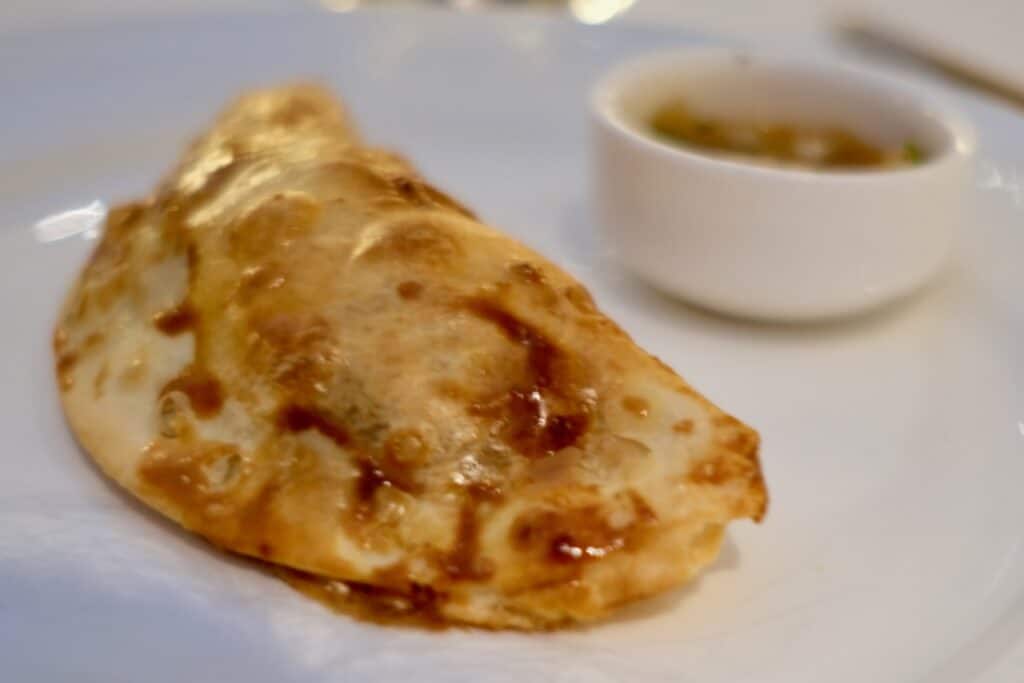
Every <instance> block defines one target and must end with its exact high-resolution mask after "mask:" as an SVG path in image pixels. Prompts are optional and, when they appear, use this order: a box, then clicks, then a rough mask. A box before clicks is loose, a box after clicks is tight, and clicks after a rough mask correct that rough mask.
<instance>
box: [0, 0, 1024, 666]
mask: <svg viewBox="0 0 1024 683" xmlns="http://www.w3.org/2000/svg"><path fill="white" fill-rule="evenodd" d="M684 42H686V40H685V39H684V38H682V37H679V36H677V35H671V34H667V33H660V32H650V31H639V30H627V29H621V28H604V29H594V28H586V27H582V26H575V25H570V24H568V23H562V22H558V21H553V20H552V21H549V20H545V19H542V18H531V17H527V16H513V15H499V16H461V17H456V16H448V15H442V14H433V13H422V14H393V13H386V14H370V15H358V14H357V15H340V14H339V15H329V14H318V13H306V12H302V13H289V14H282V15H255V16H216V17H209V16H208V17H205V18H198V17H182V18H179V19H174V20H169V21H165V22H163V23H159V24H156V23H152V24H151V23H145V22H141V23H130V24H110V25H102V26H95V27H92V28H87V29H80V30H62V31H60V32H50V33H45V34H42V33H41V34H34V35H28V34H24V35H8V36H5V37H4V39H3V40H2V41H0V92H2V93H3V105H2V107H0V122H2V125H0V274H2V275H0V277H2V278H3V280H2V283H3V286H2V287H0V325H2V334H3V337H2V339H3V342H2V347H0V349H2V351H3V355H2V359H0V435H2V437H3V441H2V443H3V447H2V458H0V667H2V669H0V678H2V679H3V680H7V681H51V680H76V681H103V682H104V683H108V682H112V681H223V680H245V681H251V682H252V681H268V682H269V681H283V680H290V681H341V680H352V681H391V680H417V681H467V682H468V681H474V682H475V681H484V680H486V681H523V680H537V681H541V680H543V681H548V680H553V681H566V682H567V681H588V682H589V681H595V682H598V683H600V682H603V681H630V682H632V681H647V680H651V681H655V680H658V681H660V680H666V681H668V680H671V681H683V682H686V681H700V682H701V683H711V682H722V681H729V682H734V681H751V682H754V681H756V682H758V683H776V682H778V683H798V682H803V681H807V682H815V683H817V682H819V681H839V682H846V681H850V682H855V683H864V682H867V681H870V682H873V683H886V682H890V681H891V682H894V683H895V682H904V681H917V680H926V681H940V682H949V683H954V682H955V683H960V682H962V681H975V680H987V678H986V676H988V675H990V674H991V673H992V668H993V667H995V666H996V665H997V664H998V663H999V662H1003V661H1005V655H1006V652H1007V651H1009V650H1010V649H1011V648H1014V647H1017V646H1018V644H1019V642H1020V641H1021V638H1022V637H1024V557H1022V552H1024V549H1022V547H1021V539H1022V535H1024V525H1022V520H1024V495H1022V489H1024V487H1022V482H1024V367H1022V366H1024V363H1022V353H1021V350H1022V348H1024V347H1022V345H1024V305H1022V303H1021V300H1020V296H1021V293H1022V292H1024V272H1022V270H1021V269H1020V266H1019V262H1020V258H1021V255H1022V254H1024V232H1022V227H1024V210H1022V206H1021V203H1022V201H1024V189H1022V187H1021V182H1022V180H1021V179H1022V177H1024V120H1022V119H1020V118H1016V117H1015V116H1014V115H1012V114H1010V113H1009V112H1006V111H1000V110H998V109H996V108H994V107H990V106H988V105H984V104H980V103H978V102H974V101H968V100H966V99H965V100H964V101H962V102H961V104H962V105H963V107H964V108H965V109H966V110H967V113H968V114H969V115H970V116H971V118H973V119H974V121H975V123H976V124H977V126H978V128H979V130H980V137H981V151H982V165H981V168H980V169H979V177H978V184H979V187H980V188H982V189H979V192H978V200H979V201H978V207H977V211H976V215H975V217H974V220H973V222H972V223H971V224H970V225H969V226H967V229H966V230H965V231H964V233H963V235H962V240H961V244H960V246H959V250H958V255H957V258H956V260H955V263H954V265H953V267H952V268H951V269H950V270H949V271H948V273H947V274H946V275H945V276H944V277H943V278H941V279H940V280H939V281H938V282H936V283H935V285H934V286H932V287H931V288H929V289H928V290H927V291H926V292H924V293H923V294H922V295H920V296H918V297H917V298H915V299H914V300H913V301H910V302H908V303H906V304H904V305H901V306H899V307H897V308H895V309H890V310H888V311H885V312H883V313H880V314H876V315H873V316H870V317H867V318H862V319H859V320H855V321H850V322H846V323H843V324H836V325H832V326H829V327H771V326H763V325H762V326H758V325H752V324H746V323H742V322H736V321H730V320H725V319H721V318H716V317H711V316H709V315H707V314H703V313H699V312H697V311H695V310H692V309H689V308H687V307H685V306H683V305H681V304H677V303H674V302H672V301H670V300H668V299H665V298H663V297H661V296H660V295H658V294H655V293H653V292H652V291H651V290H649V289H647V288H645V287H644V286H642V285H640V284H638V283H637V282H635V281H634V280H632V279H630V278H629V277H628V276H626V275H624V274H623V273H622V272H621V271H620V270H619V269H618V268H617V267H616V266H615V265H614V262H613V260H612V259H611V258H610V257H609V255H608V254H607V253H606V252H605V251H604V250H603V249H602V246H601V244H600V243H599V242H598V240H597V238H596V237H595V235H594V234H593V232H592V230H591V228H590V220H589V217H588V214H587V205H588V201H587V197H586V183H585V171H586V163H585V139H586V136H585V129H584V126H583V122H584V117H585V106H586V101H585V98H584V92H585V89H586V88H587V87H588V85H589V84H590V83H591V82H592V80H593V79H594V78H595V77H596V76H597V75H598V74H599V73H600V72H601V71H603V70H604V69H605V68H607V67H608V66H610V65H611V64H612V63H614V62H617V61H618V60H620V59H622V58H625V57H627V56H630V55H633V54H636V53H638V52H641V51H646V50H649V49H655V48H659V47H668V46H678V45H679V44H681V43H684ZM295 76H312V77H317V78H321V79H324V80H326V81H327V82H329V83H332V84H334V85H335V86H336V87H337V88H338V89H339V91H340V92H341V93H342V94H343V95H344V96H345V97H346V98H347V101H348V102H349V103H350V105H351V107H352V108H353V109H354V110H355V113H356V115H357V116H358V120H359V121H360V122H361V123H362V124H363V127H364V128H365V129H366V131H367V133H368V135H369V136H370V137H371V138H374V139H377V140H380V141H384V142H386V143H387V144H390V145H394V146H395V147H398V148H399V149H401V150H403V151H405V152H406V153H408V154H409V155H410V156H411V157H412V158H413V159H415V160H416V161H417V162H418V163H419V164H420V165H421V167H422V168H423V169H424V170H425V171H426V173H427V174H428V175H429V176H430V177H432V178H434V179H435V180H436V181H437V182H438V183H439V184H440V185H441V186H442V187H444V188H446V189H450V190H452V191H453V192H454V193H455V194H456V195H457V196H459V197H460V198H462V199H464V200H465V201H467V202H468V203H469V204H470V205H472V206H474V207H476V208H477V209H478V210H479V211H480V212H481V213H482V214H483V215H484V216H485V217H486V218H487V219H489V220H490V221H491V222H493V223H494V224H496V225H498V226H501V227H503V228H504V229H506V230H508V231H509V232H511V233H513V234H515V235H518V236H520V237H521V238H523V239H524V240H525V241H526V242H528V243H530V244H532V245H533V246H535V247H537V248H539V249H540V250H541V251H543V252H545V253H547V254H548V255H550V256H551V257H553V258H554V259H555V260H557V261H559V262H561V263H564V264H565V265H566V266H567V267H568V268H569V269H570V270H571V271H573V272H574V273H576V274H577V275H578V276H579V277H580V278H581V279H582V280H583V281H585V282H586V283H587V284H588V285H589V286H590V287H591V288H592V290H593V291H594V294H595V296H596V297H597V299H598V301H599V302H600V304H601V305H602V306H603V307H604V308H605V309H606V310H607V311H608V312H609V313H610V314H611V315H612V316H613V317H615V318H617V319H618V320H619V321H621V322H622V324H623V325H624V326H625V327H626V328H627V329H628V330H629V331H630V332H631V333H632V334H633V335H634V336H635V337H636V339H637V340H638V341H639V342H640V343H641V344H642V345H644V346H646V347H647V348H648V349H650V350H651V351H653V352H654V353H656V354H658V355H659V356H661V357H662V358H663V359H665V360H666V361H667V362H668V363H670V364H671V365H673V366H674V367H676V368H677V369H678V370H680V371H681V372H682V373H683V374H684V375H685V376H686V377H687V378H688V379H690V380H691V381H692V382H693V383H694V384H695V385H696V386H698V387H700V388H701V389H703V390H705V391H706V392H707V393H708V394H709V395H710V396H711V397H712V398H713V399H715V400H716V401H718V402H720V403H721V404H722V405H724V406H725V407H726V408H728V409H729V410H730V411H732V412H734V413H735V414H737V415H739V416H741V417H742V418H744V419H745V420H747V421H749V422H750V423H751V424H753V425H755V426H757V427H758V428H759V429H760V430H761V432H762V435H763V438H764V450H763V458H764V464H765V467H766V470H767V478H768V484H769V487H770V490H771V494H772V507H771V510H770V512H769V515H768V518H767V521H766V522H765V523H764V525H763V526H760V527H756V526H754V525H752V524H738V525H736V526H734V527H733V529H732V531H731V532H730V534H729V540H728V542H727V544H726V547H725V551H724V553H723V555H722V558H721V560H720V561H719V562H718V563H717V564H716V565H715V566H714V567H713V568H712V569H711V570H710V571H708V572H707V573H706V574H705V575H704V577H703V578H702V579H701V580H700V581H698V582H697V583H695V584H694V585H693V586H691V587H688V588H686V589H684V590H681V591H679V592H676V593H674V594H672V595H668V596H665V597H664V598H662V599H659V600H657V601H656V602H654V603H650V604H646V605H640V606H637V607H635V608H632V609H630V610H628V611H627V612H626V613H623V614H622V616H621V617H619V618H617V619H615V620H614V621H612V622H611V623H607V624H604V625H601V626H597V627H594V628H592V629H588V630H580V631H569V632H560V633H551V634H542V635H523V634H513V633H480V632H467V631H459V630H453V631H448V632H442V633H433V632H421V631H416V630H407V629H394V628H381V627H377V626H372V625H368V624H364V623H359V622H355V621H352V620H350V619H348V618H345V617H342V616H337V615H334V614H331V613H329V612H327V611H325V610H324V609H323V608H321V606H320V605H319V604H317V603H314V602H311V601H309V600H307V599H306V598H304V597H302V596H301V595H299V594H297V593H294V592H293V591H292V590H291V589H290V588H288V587H287V586H285V585H284V584H282V583H280V582H279V581H277V580H275V579H273V578H270V577H268V576H265V575H264V574H262V573H260V572H259V571H257V570H255V569H253V568H252V567H250V566H248V565H247V564H245V563H243V562H240V561H237V560H234V559H232V558H229V557H227V556H225V555H222V554H221V553H219V552H216V551H214V550H212V549H211V548H210V547H207V546H206V545H205V544H204V543H202V542H199V541H196V540H194V539H192V538H190V537H188V536H186V535H185V534H183V533H181V532H179V531H178V530H177V529H175V528H174V527H173V526H172V525H170V524H168V523H165V522H163V521H162V520H160V519H158V518H157V517H156V516H155V515H153V514H149V513H147V512H146V511H145V510H143V509H142V508H141V507H140V506H138V505H136V504H135V503H133V502H132V501H131V500H130V499H129V498H128V497H126V496H125V495H122V494H121V493H119V492H118V491H117V490H115V489H114V488H113V487H112V486H110V485H108V484H107V483H106V482H105V481H104V480H103V479H101V477H100V476H99V475H98V473H97V471H96V470H95V469H94V468H93V467H92V466H91V465H90V464H89V462H88V461H87V459H86V458H85V457H84V456H83V455H82V453H81V452H80V451H79V450H78V449H77V448H76V446H75V444H74V442H73V441H72V439H71V437H70V435H69V434H68V432H67V430H66V429H65V427H64V424H63V421H62V419H61V415H60V412H59V409H58V405H57V397H56V393H55V388H54V381H53V376H52V367H51V357H50V349H49V335H50V328H51V322H52V320H53V318H54V315H55V311H56V308H57V306H58V302H59V300H60V298H61V296H62V293H63V291H64V289H65V287H66V286H67V284H68V281H69V279H70V278H71V276H72V274H73V273H74V272H75V270H76V269H77V268H78V266H79V264H80V263H81V262H82V260H83V259H84V258H85V256H86V253H87V252H88V250H89V249H90V243H89V241H88V240H87V239H83V238H82V236H75V237H70V238H67V239H63V240H57V241H53V242H49V243H42V242H40V241H38V240H37V239H36V236H35V233H34V231H33V230H32V225H33V224H34V223H35V222H36V220H38V219H39V218H41V217H43V216H45V215H47V214H51V213H54V212H56V211H60V210H62V209H67V208H70V207H74V206H81V205H85V204H88V203H89V202H90V201H92V200H94V199H97V198H100V199H104V200H116V199H119V198H127V197H131V196H133V195H137V194H139V193H143V192H145V191H146V190H147V189H148V188H149V187H150V186H151V185H152V183H153V182H154V181H155V179H156V178H157V176H158V175H159V174H160V173H161V172H163V171H164V170H165V169H167V168H168V167H169V166H170V165H171V163H172V161H173V160H174V158H175V157H176V155H177V154H178V152H179V151H180V150H181V148H182V145H183V144H184V142H185V141H186V140H187V139H188V138H189V136H191V135H193V134H195V133H196V132H198V131H199V130H200V128H201V126H202V125H204V123H205V122H207V121H208V120H209V119H210V117H211V115H212V114H213V112H214V111H215V110H216V109H217V108H218V107H219V106H220V105H221V104H222V103H223V102H224V101H225V100H226V99H227V98H229V97H231V96H232V95H233V94H234V93H236V92H237V91H239V90H240V89H242V88H244V87H246V86H249V85H253V84H257V83H269V82H274V81H278V80H281V79H284V78H292V77H295ZM854 209H855V207H837V210H854ZM1003 670H1004V671H1005V667H1004V669H1003ZM1007 680H1009V679H1007ZM1013 680H1018V679H1013Z"/></svg>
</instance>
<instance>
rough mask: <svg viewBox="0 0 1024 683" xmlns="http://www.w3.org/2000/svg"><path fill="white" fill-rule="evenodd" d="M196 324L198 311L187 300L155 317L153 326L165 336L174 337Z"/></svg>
mask: <svg viewBox="0 0 1024 683" xmlns="http://www.w3.org/2000/svg"><path fill="white" fill-rule="evenodd" d="M195 324H196V310H195V309H194V308H193V307H192V304H190V303H189V302H188V301H187V300H186V301H182V302H181V303H180V304H178V305H177V306H174V307H172V308H169V309H167V310H166V311H160V312H159V313H157V314H156V315H154V316H153V325H154V326H155V327H156V328H157V329H158V330H160V331H161V332H163V333H164V334H166V335H168V336H171V337H174V336H176V335H179V334H181V333H182V332H184V331H185V330H190V329H192V328H193V327H194V326H195Z"/></svg>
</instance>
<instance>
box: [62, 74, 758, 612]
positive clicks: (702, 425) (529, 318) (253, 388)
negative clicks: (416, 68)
mask: <svg viewBox="0 0 1024 683" xmlns="http://www.w3.org/2000/svg"><path fill="white" fill-rule="evenodd" d="M54 349H55V355H56V364H57V375H58V381H59V384H60V389H61V398H62V402H63V406H64V409H65V412H66V414H67V417H68V420H69V423H70V425H71V426H72V428H73V430H74V432H75V434H76V436H77V437H78V439H79V441H80V443H81V444H82V445H83V446H84V448H85V449H86V450H87V451H88V453H89V454H90V455H91V456H92V458H93V459H94V460H95V461H96V462H97V463H98V464H99V466H100V468H101V469H102V470H103V471H104V472H105V473H106V474H107V475H109V476H110V477H111V478H113V479H114V480H115V481H117V482H118V483H119V484H120V485H121V486H123V487H124V488H125V489H127V490H128V491H130V492H131V493H132V494H134V495H135V496H137V497H138V498H139V499H141V500H142V501H144V502H145V503H146V504H148V505H149V506H151V507H153V508H155V509H156V510H158V511H160V512H161V513H163V514H164V515H166V516H167V517H169V518H171V519H172V520H174V521H176V522H177V523H179V524H181V525H182V526H183V527H185V528H186V529H188V530H190V531H192V532H195V533H197V534H199V535H201V536H203V537H205V538H207V539H208V540H210V541H211V542H213V543H214V544H216V545H218V546H221V547H223V548H225V549H228V550H230V551H233V552H236V553H242V554H245V555H249V556H252V557H256V558H261V559H263V560H266V561H268V562H272V563H276V564H279V565H282V566H284V567H289V568H293V569H295V570H299V571H300V572H302V573H303V574H302V575H303V576H312V577H326V578H328V579H339V580H343V581H346V582H353V585H355V586H362V587H372V588H374V589H376V590H381V591H387V592H389V593H391V594H393V595H396V596H401V597H404V598H406V599H407V604H409V605H412V606H413V608H415V609H423V610H429V611H430V613H431V614H433V615H435V616H436V617H437V618H440V619H443V620H446V621H451V622H460V623H470V624H477V625H482V626H488V627H516V628H546V627H550V626H554V625H559V624H562V623H567V622H572V621H578V620H587V619H592V618H595V617H599V616H601V615H603V614H605V613H607V612H608V611H609V610H610V609H611V608H613V607H615V606H617V605H621V604H623V603H626V602H628V601H631V600H634V599H637V598H641V597H644V596H647V595H651V594H653V593H656V592H658V591H662V590H664V589H667V588H669V587H671V586H675V585H677V584H680V583H682V582H684V581H686V580H687V579H689V578H690V577H691V576H693V575H694V573H695V572H697V571H698V570H699V569H700V568H701V567H703V566H705V565H707V564H708V563H709V562H710V561H711V560H712V559H713V558H714V557H715V555H716V553H717V551H718V547H719V544H720V541H721V538H722V531H723V528H724V526H725V525H726V524H727V523H728V522H729V521H730V520H733V519H737V518H744V517H746V518H753V519H760V517H761V516H762V515H763V513H764V510H765V506H766V500H767V496H766V492H765V487H764V483H763V479H762V476H761V470H760V467H759V464H758V458H757V450H758V436H757V434H756V432H754V431H753V430H752V429H750V428H749V427H747V426H746V425H744V424H742V423H741V422H739V421H738V420H736V419H734V418H732V417H730V416H729V415H727V414H725V413H723V412H722V411H721V410H719V409H718V408H716V407H715V406H713V405H712V404H711V403H709V402H708V401H707V400H706V399H705V398H703V397H702V396H701V395H700V394H698V393H697V392H696V391H695V390H694V389H692V388H691V387H690V386H689V385H688V384H686V382H684V381H683V380H682V379H680V378H679V377H678V376H677V375H676V374H675V373H674V372H673V371H672V370H671V369H670V368H668V367H667V366H665V365H664V364H663V363H661V362H659V361H658V360H657V359H656V358H654V357H652V356H650V355H649V354H647V353H645V352H644V351H643V350H641V349H640V348H639V347H637V346H636V344H634V343H633V341H631V340H630V338H629V336H628V335H627V334H626V333H625V332H623V331H622V330H621V329H620V328H619V327H618V326H617V325H616V324H615V323H614V322H612V321H611V320H609V319H608V318H607V317H605V316H604V315H603V314H602V313H601V312H600V311H599V310H598V309H597V307H596V306H595V304H594V302H593V300H592V299H591V297H590V295H589V294H588V293H587V290H586V289H585V288H584V287H583V286H581V285H580V284H579V283H578V282H577V281H576V280H574V279H573V278H572V277H570V276H569V275H567V274H566V273H565V272H564V271H562V270H561V269H560V268H558V267H557V266H556V265H554V264H553V263H551V262H550V261H548V260H547V259H545V258H543V257H542V256H540V255H539V254H537V253H535V252H534V251H531V250H530V249H528V248H526V247H525V246H523V245H521V244H519V243H518V242H516V241H514V240H513V239H511V238H509V237H508V236H506V235H503V234H501V233H500V232H498V231H497V230H495V229H493V228H491V227H488V226H486V225H484V224H482V223H481V222H480V221H478V220H477V219H476V218H475V217H474V216H473V214H472V213H470V211H468V210H467V209H466V208H465V207H463V206H462V205H460V204H459V203H458V202H456V201H454V200H453V199H451V198H449V197H448V196H447V195H446V194H444V193H442V192H440V191H438V190H437V189H435V188H433V187H432V186H431V185H429V184H428V183H426V182H425V181H424V180H423V179H422V178H421V177H420V176H419V175H418V174H417V173H416V171H415V170H413V168H412V167H411V166H410V165H409V164H408V163H407V162H406V161H405V160H403V159H402V158H401V157H399V156H397V155H395V154H392V153H389V152H385V151H382V150H379V149H375V148H373V147H369V146H367V145H366V144H365V143H364V142H363V141H362V139H361V138H360V137H359V135H358V134H357V133H356V132H355V130H354V128H353V126H352V124H351V122H350V121H349V119H348V117H347V115H346V113H345V112H344V110H343V109H342V108H341V107H340V106H339V105H338V104H336V103H335V102H334V101H333V100H332V98H331V97H330V95H329V94H327V93H325V92H324V91H323V90H321V89H319V88H316V87H313V86H291V87H284V88H278V89H271V90H266V91H259V92H255V93H253V94H250V95H247V96H245V97H243V98H241V99H240V100H239V101H237V102H236V103H235V104H234V105H232V106H231V107H230V108H229V109H228V110H227V111H226V112H225V113H224V114H223V115H222V116H221V117H220V119H219V120H218V121H217V122H216V123H215V125H214V126H213V127H212V129H211V130H210V131H209V132H208V133H206V134H205V135H204V136H203V137H201V138H200V139H199V140H198V141H196V142H195V143H194V144H193V145H192V146H191V148H190V149H189V150H188V152H187V153H186V155H185V157H184V160H183V161H182V162H181V164H180V165H179V167H178V168H177V170H175V171H174V172H173V173H171V174H170V175H169V176H168V177H167V179H166V180H165V181H164V182H163V183H162V184H161V185H160V186H159V187H158V188H157V190H156V191H155V193H154V194H153V196H152V197H151V198H149V199H146V200H144V201H140V202H136V203H132V204H127V205H124V206H120V207H118V208H116V209H114V210H113V211H112V212H111V213H110V215H109V217H108V220H107V224H106V226H105V230H104V233H103V236H102V239H101V241H100V242H99V244H98V246H97V247H96V249H95V252H94V253H93V254H92V256H91V258H90V260H89V262H88V264H87V265H86V267H85V268H84V270H83V272H82V273H81V275H80V276H79V278H78V280H77V281H76V282H75V284H74V286H73V288H72V290H71V292H70V294H69V296H68V297H67V300H66V303H65V305H64V307H63V309H62V311H61V313H60V317H59V321H58V325H57V329H56V332H55V334H54ZM311 580H312V579H311Z"/></svg>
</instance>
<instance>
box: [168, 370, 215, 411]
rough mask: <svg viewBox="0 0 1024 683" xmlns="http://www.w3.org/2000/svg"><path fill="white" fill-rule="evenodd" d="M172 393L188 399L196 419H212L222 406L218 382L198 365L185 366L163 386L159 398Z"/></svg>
mask: <svg viewBox="0 0 1024 683" xmlns="http://www.w3.org/2000/svg"><path fill="white" fill-rule="evenodd" d="M172 391H180V392H181V393H183V394H185V396H187V397H188V401H189V404H190V405H191V406H192V412H194V413H195V414H196V417H200V418H210V417H214V416H215V415H217V414H218V413H219V412H220V409H221V407H222V406H223V405H224V395H223V392H222V391H221V386H220V382H218V381H217V378H216V377H214V376H213V375H212V374H211V373H210V372H209V371H208V370H206V369H205V368H203V367H201V366H199V365H195V364H192V365H189V366H187V367H186V368H185V369H184V370H183V371H182V372H181V374H179V375H178V376H177V377H175V378H174V379H172V380H171V381H170V382H168V383H167V384H165V385H164V387H163V389H161V390H160V396H161V397H162V396H166V395H167V394H169V393H171V392H172Z"/></svg>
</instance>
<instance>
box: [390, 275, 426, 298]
mask: <svg viewBox="0 0 1024 683" xmlns="http://www.w3.org/2000/svg"><path fill="white" fill-rule="evenodd" d="M396 291H397V292H398V296H400V297H402V298H403V299H405V300H406V301H408V300H410V299H418V298H419V296H420V294H421V293H422V292H423V284H422V283H420V282H416V281H415V280H406V281H405V282H402V283H399V285H398V287H397V288H396Z"/></svg>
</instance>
